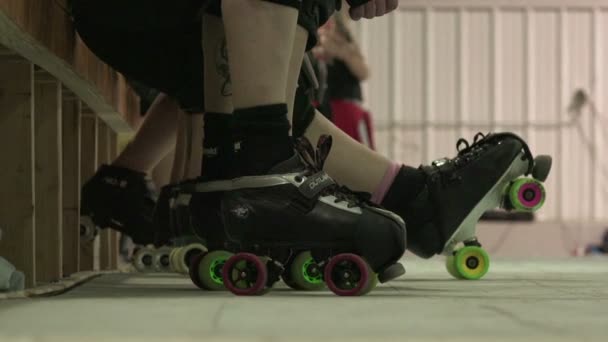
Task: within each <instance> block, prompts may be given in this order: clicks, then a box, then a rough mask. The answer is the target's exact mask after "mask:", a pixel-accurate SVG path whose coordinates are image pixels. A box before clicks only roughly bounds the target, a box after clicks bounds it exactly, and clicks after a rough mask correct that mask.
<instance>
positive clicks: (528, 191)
mask: <svg viewBox="0 0 608 342" xmlns="http://www.w3.org/2000/svg"><path fill="white" fill-rule="evenodd" d="M545 196H546V195H545V187H544V186H543V184H542V183H541V182H539V181H537V180H535V179H531V178H520V179H517V180H516V181H514V182H513V183H512V184H511V186H510V187H509V201H510V202H511V206H512V207H513V208H514V209H515V210H519V211H527V212H533V211H537V210H538V209H540V208H541V207H542V206H543V204H544V203H545Z"/></svg>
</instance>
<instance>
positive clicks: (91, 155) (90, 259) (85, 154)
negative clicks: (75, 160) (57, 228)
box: [79, 110, 99, 271]
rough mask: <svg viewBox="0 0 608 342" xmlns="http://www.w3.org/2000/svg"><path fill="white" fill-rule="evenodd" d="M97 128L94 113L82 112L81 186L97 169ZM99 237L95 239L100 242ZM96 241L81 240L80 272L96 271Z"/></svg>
mask: <svg viewBox="0 0 608 342" xmlns="http://www.w3.org/2000/svg"><path fill="white" fill-rule="evenodd" d="M97 126H98V120H97V116H96V115H95V114H94V113H89V112H86V111H84V110H83V111H82V116H81V151H80V152H81V153H80V177H81V178H80V181H81V186H82V185H83V184H84V183H85V182H86V181H88V180H89V179H90V178H91V177H93V175H94V174H95V171H96V169H97ZM98 239H99V237H97V238H95V240H98ZM95 259H96V258H95V241H90V240H86V239H81V240H80V265H79V267H80V271H92V270H95V269H96V262H95Z"/></svg>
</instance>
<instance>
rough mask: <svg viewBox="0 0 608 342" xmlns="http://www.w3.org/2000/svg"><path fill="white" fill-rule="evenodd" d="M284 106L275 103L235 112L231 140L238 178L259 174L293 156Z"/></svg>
mask: <svg viewBox="0 0 608 342" xmlns="http://www.w3.org/2000/svg"><path fill="white" fill-rule="evenodd" d="M289 129H290V124H289V120H288V119H287V105H286V104H274V105H266V106H257V107H250V108H243V109H237V110H235V111H234V139H235V142H236V144H237V148H238V152H237V156H236V163H235V164H236V169H237V170H238V173H239V175H241V176H245V175H261V174H265V173H267V172H268V171H269V170H270V169H271V168H272V167H273V166H275V165H276V164H278V163H280V162H282V161H284V160H286V159H289V158H290V157H292V156H293V153H294V152H293V142H292V140H291V137H290V136H289Z"/></svg>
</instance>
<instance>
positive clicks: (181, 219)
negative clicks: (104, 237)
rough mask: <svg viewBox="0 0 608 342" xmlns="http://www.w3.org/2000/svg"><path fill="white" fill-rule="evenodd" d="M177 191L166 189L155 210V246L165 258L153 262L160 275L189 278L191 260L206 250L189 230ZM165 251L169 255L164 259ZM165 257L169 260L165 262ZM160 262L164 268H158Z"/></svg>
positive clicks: (175, 186)
mask: <svg viewBox="0 0 608 342" xmlns="http://www.w3.org/2000/svg"><path fill="white" fill-rule="evenodd" d="M177 189H178V187H177V185H175V184H170V185H166V186H164V187H163V188H162V189H161V192H160V195H159V198H158V202H157V203H156V207H155V209H154V217H153V222H154V227H155V231H154V245H155V246H157V247H159V248H161V249H162V251H163V252H162V257H161V258H157V259H155V260H154V261H155V265H156V266H155V267H154V268H155V270H157V271H163V272H175V273H180V274H188V267H189V262H190V260H191V259H192V258H193V257H194V256H195V255H197V254H199V253H202V252H205V251H206V248H205V246H204V245H203V244H202V243H201V240H200V239H198V238H197V237H196V236H194V235H193V234H192V232H191V230H190V229H189V228H190V224H189V216H186V215H184V213H183V211H184V209H183V206H181V207H178V204H177V202H176V201H177ZM166 251H168V255H165V253H166ZM150 252H151V251H148V252H147V253H150ZM145 254H146V253H144V254H142V255H145ZM165 256H167V257H168V258H167V259H165ZM158 261H161V264H162V267H160V266H158V265H159V263H158ZM167 262H168V264H167ZM135 264H137V265H142V264H143V262H142V260H138V259H135ZM136 268H137V267H136ZM138 269H139V268H138Z"/></svg>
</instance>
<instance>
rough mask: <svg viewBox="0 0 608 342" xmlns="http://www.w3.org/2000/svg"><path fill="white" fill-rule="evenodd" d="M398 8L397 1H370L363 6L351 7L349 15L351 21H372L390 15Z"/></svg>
mask: <svg viewBox="0 0 608 342" xmlns="http://www.w3.org/2000/svg"><path fill="white" fill-rule="evenodd" d="M398 6H399V0H370V1H368V2H367V3H365V4H363V5H360V6H357V7H351V8H350V10H349V13H350V17H351V18H352V19H353V20H359V19H361V18H367V19H372V18H375V17H381V16H383V15H385V14H387V13H390V12H392V11H394V10H395V9H397V7H398Z"/></svg>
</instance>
